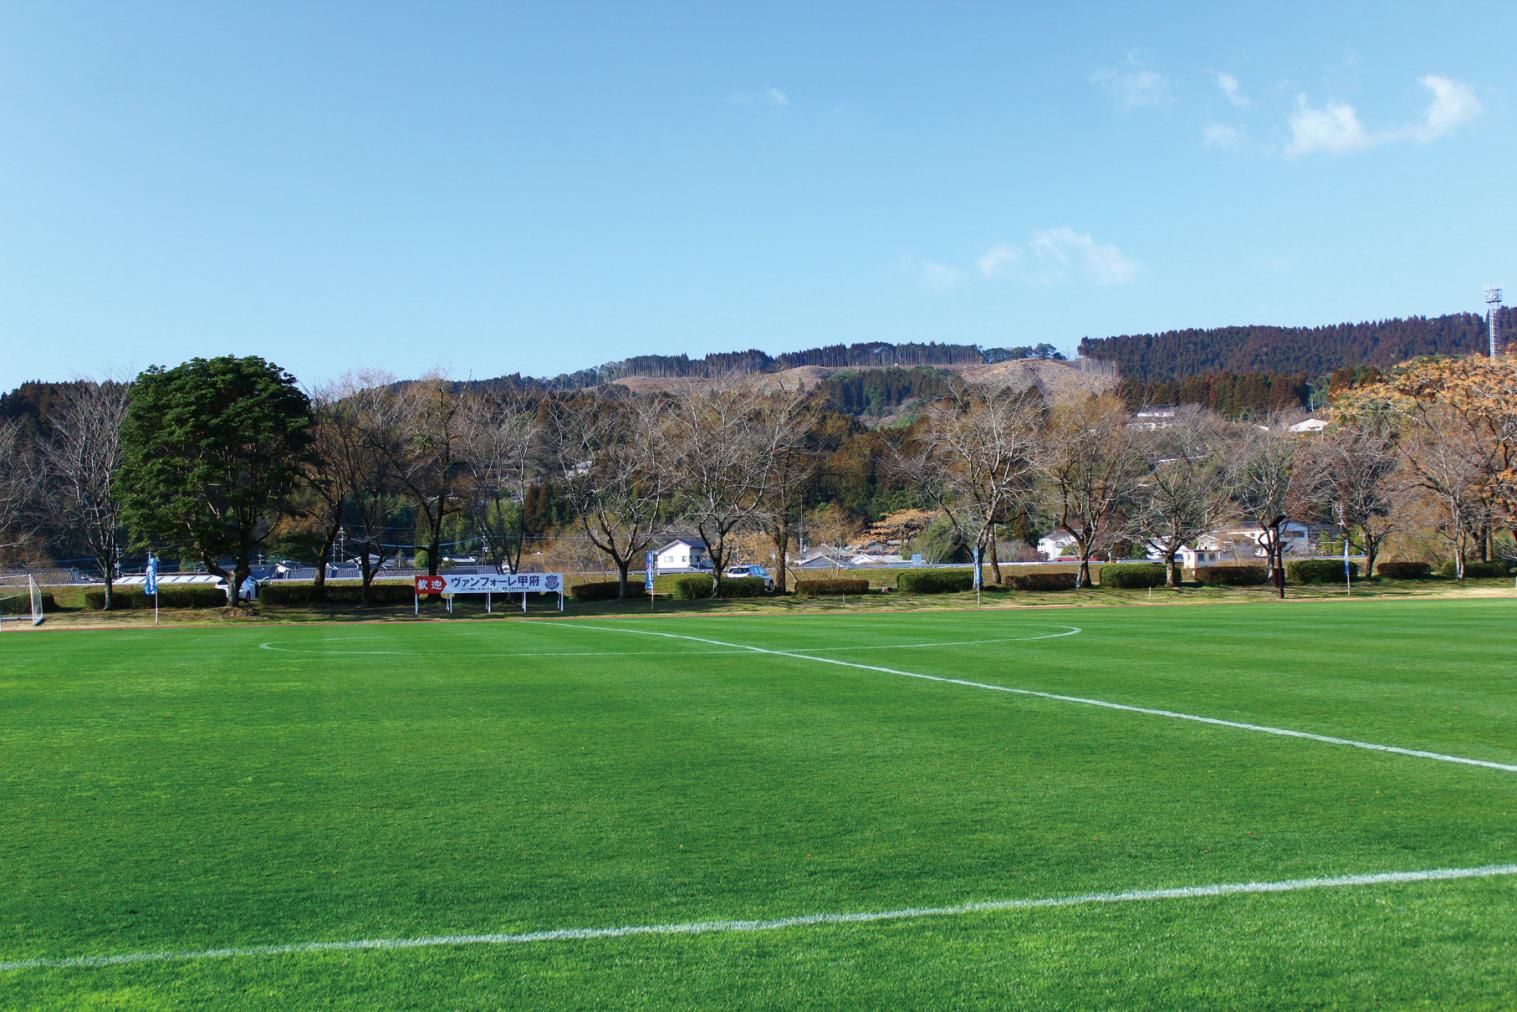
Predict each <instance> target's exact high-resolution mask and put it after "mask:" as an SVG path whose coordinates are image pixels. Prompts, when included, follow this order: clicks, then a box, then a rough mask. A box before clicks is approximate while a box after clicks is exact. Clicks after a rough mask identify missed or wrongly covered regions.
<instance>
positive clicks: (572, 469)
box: [550, 397, 668, 600]
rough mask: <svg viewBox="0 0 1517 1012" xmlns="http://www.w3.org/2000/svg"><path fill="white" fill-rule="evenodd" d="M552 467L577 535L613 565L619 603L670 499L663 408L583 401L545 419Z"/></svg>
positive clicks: (648, 402) (637, 401)
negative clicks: (664, 465)
mask: <svg viewBox="0 0 1517 1012" xmlns="http://www.w3.org/2000/svg"><path fill="white" fill-rule="evenodd" d="M550 417H551V419H552V439H551V443H552V446H553V450H554V459H555V462H556V463H555V466H556V468H557V471H558V473H559V475H560V476H561V478H560V480H561V482H562V484H563V487H564V488H565V490H566V498H567V499H568V501H569V504H570V506H571V507H572V509H573V511H574V515H575V517H576V518H577V519H578V521H579V525H580V528H581V530H583V531H584V533H585V536H586V537H587V538H589V539H590V542H591V544H593V545H594V546H595V547H596V549H598V550H599V551H600V552H601V553H602V554H603V555H605V556H606V557H607V558H609V559H610V560H611V563H612V565H613V566H615V567H616V578H617V593H616V596H617V598H618V599H623V600H624V599H625V598H626V597H627V573H628V570H629V569H631V567H632V564H633V562H634V561H636V560H637V558H638V555H639V554H640V553H642V552H644V551H646V550H647V549H648V547H649V545H650V543H651V542H652V538H653V534H654V530H655V526H656V525H657V523H658V521H659V516H660V513H661V511H662V509H663V506H664V503H665V501H666V499H667V495H668V493H667V490H666V489H665V487H664V482H665V479H666V477H667V476H666V473H665V470H666V469H665V468H662V467H660V466H659V464H660V461H659V449H660V446H661V442H660V438H659V430H660V424H661V421H660V406H659V404H658V402H657V401H655V400H654V399H653V398H648V397H640V398H627V399H623V400H620V401H610V400H606V399H595V398H582V399H580V400H577V401H572V402H570V401H564V402H560V403H559V404H557V405H555V408H554V410H553V411H552V412H551V413H550Z"/></svg>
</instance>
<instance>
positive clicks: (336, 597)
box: [258, 580, 416, 608]
mask: <svg viewBox="0 0 1517 1012" xmlns="http://www.w3.org/2000/svg"><path fill="white" fill-rule="evenodd" d="M315 592H316V585H315V584H314V583H312V582H311V581H309V580H275V581H273V582H271V583H266V584H264V585H263V586H262V587H261V588H259V590H258V600H259V601H261V602H262V603H263V604H266V605H268V606H270V607H272V608H301V607H305V606H307V605H312V604H316V603H317V602H316V601H315V600H314V598H313V596H312V595H313V594H314V593H315ZM415 599H416V584H414V583H399V582H396V581H394V580H387V581H384V582H380V581H378V580H376V581H374V582H373V583H371V584H369V603H370V604H411V603H412V602H413V601H414V600H415ZM320 603H321V604H346V605H352V604H362V603H363V585H362V584H360V583H356V582H354V583H350V582H347V581H343V582H342V583H328V584H327V585H326V587H325V589H324V590H323V592H322V600H321V602H320Z"/></svg>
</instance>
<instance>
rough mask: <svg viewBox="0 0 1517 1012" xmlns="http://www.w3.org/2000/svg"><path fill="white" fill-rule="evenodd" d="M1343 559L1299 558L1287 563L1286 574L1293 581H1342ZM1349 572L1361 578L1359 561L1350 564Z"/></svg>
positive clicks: (1354, 576)
mask: <svg viewBox="0 0 1517 1012" xmlns="http://www.w3.org/2000/svg"><path fill="white" fill-rule="evenodd" d="M1343 568H1344V567H1343V561H1342V560H1341V559H1297V560H1296V561H1295V562H1287V563H1286V564H1285V575H1286V576H1288V577H1289V578H1290V581H1291V582H1292V583H1342V582H1343ZM1348 574H1349V575H1350V576H1352V577H1353V578H1354V579H1356V580H1357V579H1358V578H1359V563H1357V562H1350V563H1349V564H1348Z"/></svg>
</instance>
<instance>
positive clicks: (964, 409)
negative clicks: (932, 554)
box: [894, 385, 1042, 581]
mask: <svg viewBox="0 0 1517 1012" xmlns="http://www.w3.org/2000/svg"><path fill="white" fill-rule="evenodd" d="M1041 416H1042V405H1041V403H1040V402H1039V401H1038V400H1037V399H1036V398H1034V397H1031V396H1029V395H1028V394H1026V393H1023V392H1018V391H1013V390H1011V389H1009V388H1005V387H991V386H984V385H971V386H965V387H963V388H962V389H960V390H958V391H957V392H956V393H955V395H954V396H953V397H952V398H951V399H950V400H947V401H943V402H940V403H938V404H935V405H933V406H932V407H931V408H929V409H928V410H927V412H926V413H925V414H924V416H923V418H922V422H921V426H920V428H919V429H918V431H917V432H916V433H915V434H914V437H913V438H912V439H911V440H910V442H909V443H908V445H907V446H906V447H905V448H903V449H902V451H901V452H900V453H899V454H898V455H897V456H896V458H895V461H894V465H895V467H896V469H897V470H898V471H899V473H900V474H901V475H902V476H903V477H905V478H906V480H907V481H909V482H910V483H911V485H912V486H913V487H914V488H915V489H916V490H917V492H918V493H919V494H920V495H922V496H923V497H924V498H925V499H927V500H928V501H929V502H931V503H932V504H933V505H934V506H935V507H936V508H937V509H939V510H941V511H942V513H943V515H944V516H945V517H947V518H948V522H949V523H950V524H952V525H953V528H954V529H955V530H956V531H957V532H958V533H959V536H960V538H962V539H963V541H964V543H966V544H968V545H970V546H972V547H974V548H977V549H979V550H980V558H981V560H982V564H983V560H984V557H985V547H986V545H987V544H989V543H990V541H991V539H992V538H993V536H994V529H995V525H996V524H998V523H1007V522H1009V521H1010V520H1011V519H1012V518H1013V517H1014V516H1016V515H1018V514H1020V513H1023V512H1025V511H1026V510H1027V509H1028V507H1029V505H1030V503H1031V500H1032V495H1033V491H1034V487H1035V483H1036V480H1037V474H1038V469H1039V466H1040V464H1041V457H1040V454H1041V451H1042V444H1041V442H1040V441H1039V436H1038V426H1039V422H1040V421H1041ZM992 566H993V569H994V573H995V578H996V580H997V581H999V580H1000V578H1001V573H1000V563H999V560H994V561H993V562H992Z"/></svg>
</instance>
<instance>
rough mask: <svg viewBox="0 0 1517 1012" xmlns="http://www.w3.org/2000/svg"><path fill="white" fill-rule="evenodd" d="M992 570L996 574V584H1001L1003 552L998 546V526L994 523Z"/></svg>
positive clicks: (991, 556) (991, 552)
mask: <svg viewBox="0 0 1517 1012" xmlns="http://www.w3.org/2000/svg"><path fill="white" fill-rule="evenodd" d="M990 571H991V573H993V574H995V579H996V585H997V586H1000V584H1001V553H1000V550H999V549H998V548H997V547H996V528H995V525H994V524H991V526H990Z"/></svg>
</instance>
